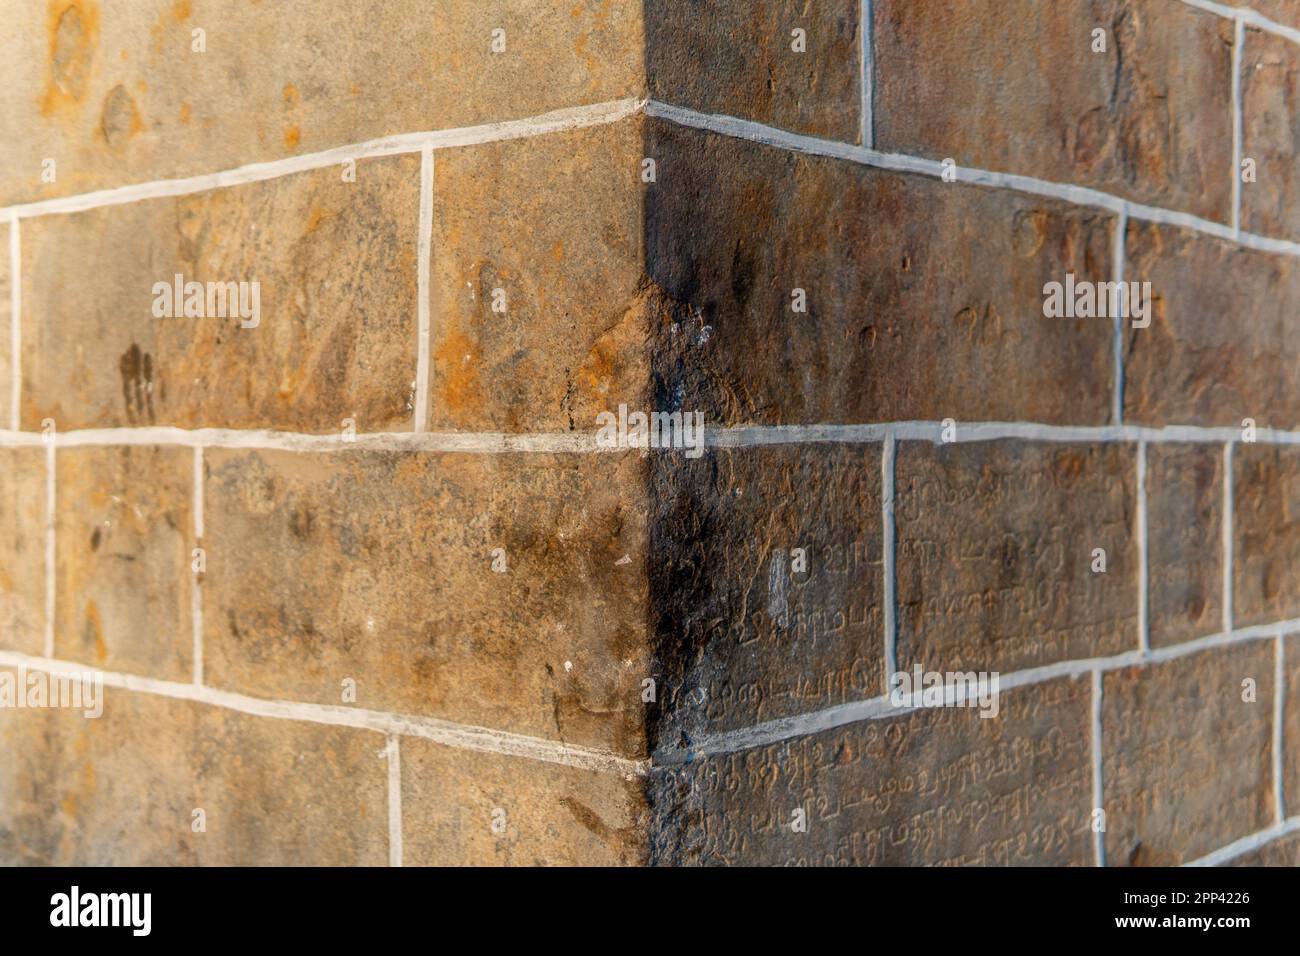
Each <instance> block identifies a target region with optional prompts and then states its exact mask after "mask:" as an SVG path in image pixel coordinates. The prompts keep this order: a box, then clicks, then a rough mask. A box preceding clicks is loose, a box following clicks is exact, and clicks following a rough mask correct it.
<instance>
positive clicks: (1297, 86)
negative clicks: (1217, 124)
mask: <svg viewBox="0 0 1300 956" xmlns="http://www.w3.org/2000/svg"><path fill="white" fill-rule="evenodd" d="M1296 9H1297V11H1300V5H1297V7H1296ZM1296 19H1297V20H1298V21H1300V16H1297V18H1296ZM1244 49H1245V57H1244V59H1243V61H1242V77H1241V82H1242V86H1241V95H1242V144H1241V145H1242V156H1243V157H1248V158H1250V159H1253V160H1255V175H1256V177H1257V178H1256V181H1255V182H1253V183H1247V182H1243V183H1242V184H1241V227H1242V228H1243V229H1246V230H1249V231H1250V232H1258V233H1263V234H1264V235H1268V236H1280V237H1283V238H1291V239H1294V238H1296V237H1297V235H1300V170H1297V168H1296V161H1295V159H1296V153H1297V152H1300V49H1297V47H1296V44H1294V43H1291V42H1290V41H1288V40H1286V39H1283V38H1282V37H1279V36H1276V35H1274V34H1270V33H1265V32H1263V31H1262V30H1247V31H1246V45H1245V48H1244Z"/></svg>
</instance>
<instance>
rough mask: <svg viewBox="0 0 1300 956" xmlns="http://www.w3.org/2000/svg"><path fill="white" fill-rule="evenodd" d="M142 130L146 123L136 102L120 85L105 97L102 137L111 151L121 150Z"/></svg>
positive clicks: (100, 116) (102, 115) (102, 113)
mask: <svg viewBox="0 0 1300 956" xmlns="http://www.w3.org/2000/svg"><path fill="white" fill-rule="evenodd" d="M142 129H144V123H143V122H142V121H141V119H140V111H139V110H138V109H137V108H136V105H135V100H134V99H133V98H132V97H131V94H130V93H128V92H127V91H126V87H124V86H122V84H120V83H119V84H118V85H117V86H115V87H113V88H112V89H111V90H109V91H108V95H107V96H106V97H104V107H103V110H102V111H101V112H100V115H99V132H100V135H101V136H103V138H104V142H106V143H108V145H109V147H110V148H111V149H119V148H121V147H122V146H123V145H125V143H126V141H127V140H128V139H130V138H131V137H132V136H135V135H136V134H137V133H139V132H140V131H141V130H142Z"/></svg>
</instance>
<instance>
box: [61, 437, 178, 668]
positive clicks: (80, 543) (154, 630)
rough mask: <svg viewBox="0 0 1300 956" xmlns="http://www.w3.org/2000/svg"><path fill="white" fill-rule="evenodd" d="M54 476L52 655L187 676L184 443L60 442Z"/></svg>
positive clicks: (113, 666)
mask: <svg viewBox="0 0 1300 956" xmlns="http://www.w3.org/2000/svg"><path fill="white" fill-rule="evenodd" d="M55 476H56V483H55V487H56V489H57V490H56V495H57V501H58V504H59V506H58V509H57V511H56V517H55V528H56V542H57V546H56V552H55V555H56V556H55V561H56V564H55V568H56V577H55V584H56V591H55V593H56V604H55V611H54V655H55V657H59V658H64V659H66V660H73V661H80V662H82V663H85V664H88V665H91V666H94V667H100V668H105V669H107V670H112V671H123V672H126V673H131V674H143V675H145V676H148V677H161V678H166V679H169V680H182V681H188V680H189V679H190V678H191V676H192V674H193V663H194V658H193V647H194V626H193V617H192V613H191V591H192V584H191V576H190V562H191V550H192V549H193V548H194V547H195V546H196V541H195V538H194V512H193V504H192V501H193V488H194V453H193V452H192V451H191V450H190V449H188V448H177V447H157V446H147V445H140V446H123V447H112V448H64V449H59V450H58V451H57V452H56V454H55Z"/></svg>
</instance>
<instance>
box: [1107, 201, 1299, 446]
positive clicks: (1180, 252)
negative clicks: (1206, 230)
mask: <svg viewBox="0 0 1300 956" xmlns="http://www.w3.org/2000/svg"><path fill="white" fill-rule="evenodd" d="M1125 278H1126V279H1127V280H1128V281H1130V282H1150V283H1151V326H1150V327H1149V328H1145V329H1134V328H1132V327H1130V328H1129V329H1128V330H1126V332H1125V355H1124V421H1125V422H1127V423H1130V424H1142V425H1157V426H1159V425H1170V424H1179V425H1221V426H1230V427H1241V424H1242V420H1243V419H1245V418H1253V419H1255V421H1256V422H1257V423H1258V424H1259V425H1260V426H1261V427H1262V426H1266V425H1267V426H1271V427H1273V428H1295V427H1297V425H1300V379H1298V378H1297V377H1296V375H1295V366H1296V362H1297V361H1298V360H1300V355H1298V354H1297V353H1298V352H1300V349H1297V345H1296V338H1295V336H1294V335H1293V334H1292V333H1291V326H1292V324H1293V322H1294V303H1295V302H1296V301H1297V297H1300V264H1298V262H1297V260H1296V259H1295V258H1293V257H1289V256H1278V255H1271V254H1269V253H1264V252H1257V251H1255V250H1253V249H1248V248H1244V247H1241V246H1236V245H1234V244H1233V243H1230V242H1227V241H1224V240H1221V239H1215V238H1213V237H1211V236H1206V235H1204V234H1201V233H1194V232H1191V231H1188V230H1183V229H1179V228H1176V227H1169V226H1159V225H1154V224H1151V223H1143V222H1137V221H1132V220H1131V221H1130V222H1129V228H1128V248H1127V266H1126V270H1125Z"/></svg>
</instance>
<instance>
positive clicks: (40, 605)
mask: <svg viewBox="0 0 1300 956" xmlns="http://www.w3.org/2000/svg"><path fill="white" fill-rule="evenodd" d="M0 545H2V547H0V647H3V648H5V649H8V650H15V651H22V652H23V653H25V654H40V653H41V648H42V646H43V644H44V642H45V450H44V449H43V448H0Z"/></svg>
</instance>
